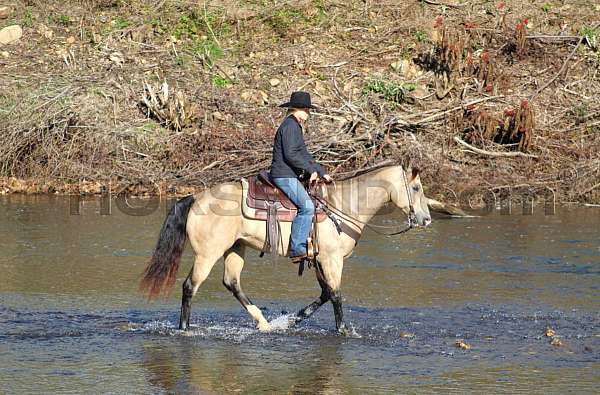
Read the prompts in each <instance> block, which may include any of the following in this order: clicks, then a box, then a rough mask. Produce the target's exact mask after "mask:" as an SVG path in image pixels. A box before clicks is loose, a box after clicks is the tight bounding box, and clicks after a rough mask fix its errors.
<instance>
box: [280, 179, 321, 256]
mask: <svg viewBox="0 0 600 395" xmlns="http://www.w3.org/2000/svg"><path fill="white" fill-rule="evenodd" d="M273 183H274V184H275V185H277V186H278V187H279V188H280V189H281V190H282V191H283V192H284V193H285V194H286V195H287V197H288V198H289V199H290V200H291V201H292V202H293V203H294V204H295V205H296V207H298V213H297V214H296V218H294V222H292V234H291V236H290V253H289V256H291V257H294V256H299V255H304V254H306V239H308V236H309V234H310V227H311V225H312V220H313V215H314V214H315V205H314V204H313V202H312V200H311V198H310V196H308V193H307V192H306V189H304V186H302V183H301V182H300V181H299V180H298V179H297V178H273Z"/></svg>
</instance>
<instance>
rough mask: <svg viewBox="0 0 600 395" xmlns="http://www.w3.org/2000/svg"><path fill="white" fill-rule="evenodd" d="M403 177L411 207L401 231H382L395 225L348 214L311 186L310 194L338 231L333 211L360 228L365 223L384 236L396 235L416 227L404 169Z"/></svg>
mask: <svg viewBox="0 0 600 395" xmlns="http://www.w3.org/2000/svg"><path fill="white" fill-rule="evenodd" d="M402 177H403V179H404V186H405V188H406V196H407V198H408V207H409V213H408V225H407V226H406V227H405V228H404V229H401V230H399V231H396V232H392V233H386V232H381V231H379V230H377V228H384V229H390V228H395V226H388V225H371V224H369V223H367V222H364V221H361V220H360V219H358V218H355V217H353V216H351V215H350V214H347V213H345V212H343V211H342V210H341V209H339V208H338V207H335V206H334V205H333V204H331V203H330V202H328V201H327V200H325V199H324V198H322V197H321V196H317V194H316V193H313V192H312V190H310V188H309V195H310V196H311V197H312V198H313V199H314V200H316V201H318V202H319V203H321V207H323V209H324V210H325V213H327V216H328V217H329V218H330V219H331V220H332V221H333V223H334V224H335V225H336V227H337V228H338V232H340V226H339V224H338V223H337V222H336V221H335V218H333V217H332V215H331V214H332V213H333V214H337V215H339V216H341V217H344V219H345V220H346V221H348V222H350V223H351V224H352V225H354V226H355V227H357V228H359V229H360V225H364V226H365V227H367V228H369V229H371V230H372V231H373V232H375V233H377V234H380V235H384V236H396V235H399V234H402V233H406V232H408V231H409V230H411V229H412V228H414V227H415V224H416V222H415V219H414V217H415V209H414V207H413V203H412V198H411V196H410V190H409V187H408V182H407V179H406V173H405V172H404V171H403V172H402ZM390 200H391V197H390ZM359 224H360V225H359ZM358 233H359V234H360V231H358Z"/></svg>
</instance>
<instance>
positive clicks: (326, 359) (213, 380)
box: [143, 336, 351, 394]
mask: <svg viewBox="0 0 600 395" xmlns="http://www.w3.org/2000/svg"><path fill="white" fill-rule="evenodd" d="M177 340H178V341H176V342H172V343H170V345H171V346H172V348H166V347H164V345H160V346H159V345H157V344H156V343H154V342H147V343H144V345H143V352H144V357H143V366H144V368H145V369H146V370H147V378H148V382H149V383H150V384H151V386H152V387H158V388H161V389H163V390H165V391H167V392H168V393H200V392H201V393H221V392H228V393H231V392H259V391H265V390H267V391H279V392H292V393H310V394H337V393H345V392H346V391H345V390H346V389H351V387H348V386H349V384H351V383H347V382H344V379H343V378H342V372H341V370H340V367H341V366H342V362H343V361H342V355H341V350H340V346H341V344H342V342H343V340H342V339H340V338H333V337H330V336H327V337H325V338H323V339H315V340H314V342H312V343H311V344H310V345H307V347H306V348H303V349H296V350H294V351H295V352H294V353H293V354H292V353H289V354H288V353H287V352H285V351H282V350H277V347H275V350H269V351H266V350H260V349H258V348H254V347H252V346H249V345H245V344H237V345H235V346H233V347H232V346H231V344H226V343H225V344H216V345H215V344H204V342H197V341H195V340H194V339H192V338H189V337H179V338H178V339H177ZM272 354H275V355H276V356H277V358H276V359H274V358H273V355H272ZM305 358H306V359H308V360H310V363H308V364H304V365H300V364H299V362H300V361H301V360H303V359H305ZM265 365H267V366H269V370H265V369H264V367H265Z"/></svg>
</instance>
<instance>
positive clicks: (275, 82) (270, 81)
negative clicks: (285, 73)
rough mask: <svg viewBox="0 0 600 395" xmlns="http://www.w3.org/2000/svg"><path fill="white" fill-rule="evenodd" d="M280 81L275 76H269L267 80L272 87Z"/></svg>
mask: <svg viewBox="0 0 600 395" xmlns="http://www.w3.org/2000/svg"><path fill="white" fill-rule="evenodd" d="M280 83H281V81H279V80H278V79H277V78H271V79H270V80H269V84H271V86H272V87H276V86H277V85H279V84H280Z"/></svg>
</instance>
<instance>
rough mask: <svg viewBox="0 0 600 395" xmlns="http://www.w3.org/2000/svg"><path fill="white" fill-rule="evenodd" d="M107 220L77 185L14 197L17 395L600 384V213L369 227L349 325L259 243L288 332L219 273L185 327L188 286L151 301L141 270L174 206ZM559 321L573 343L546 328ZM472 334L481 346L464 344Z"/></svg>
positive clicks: (9, 348)
mask: <svg viewBox="0 0 600 395" xmlns="http://www.w3.org/2000/svg"><path fill="white" fill-rule="evenodd" d="M164 214H165V209H164V207H162V206H161V208H160V209H159V210H157V211H156V212H154V213H153V214H152V215H147V216H127V215H124V214H122V213H121V212H120V211H118V210H117V209H116V208H114V210H113V212H112V214H111V215H100V207H99V204H98V202H97V201H95V200H91V201H86V202H85V203H84V205H83V207H82V210H81V214H80V215H69V201H68V199H67V198H60V197H52V196H50V197H48V196H38V197H23V196H9V197H2V198H1V200H0V251H1V252H2V254H1V256H0V273H1V279H0V393H6V394H24V393H44V394H46V393H65V394H68V393H76V394H80V393H88V392H93V393H115V394H121V393H132V394H137V393H140V394H142V393H143V394H163V393H164V394H166V393H178V394H179V393H183V394H185V393H201V394H205V393H231V392H241V393H263V392H266V393H280V392H283V393H324V394H338V393H351V394H354V393H356V394H363V393H397V392H402V393H436V392H444V393H465V392H474V393H490V392H493V393H567V392H572V393H597V392H598V389H599V388H600V373H599V372H600V235H599V227H598V225H599V224H600V210H599V209H597V208H578V209H568V208H559V209H558V210H557V215H555V216H544V215H541V214H536V215H533V216H521V215H516V214H515V215H511V216H506V215H488V216H483V217H480V218H468V219H452V220H449V219H443V218H437V219H436V221H435V222H434V224H433V225H432V226H431V227H430V228H428V229H419V230H417V231H414V232H409V233H408V234H405V235H403V236H399V237H395V238H386V237H382V236H379V235H376V234H372V233H369V232H367V233H366V234H365V236H364V238H363V239H362V240H361V242H360V244H359V246H358V248H357V249H356V251H355V254H354V255H353V256H352V257H351V258H350V259H349V260H348V261H347V262H346V266H345V269H344V280H343V292H344V303H345V313H346V319H347V321H348V322H349V323H351V325H352V328H353V329H354V333H355V335H354V336H352V337H348V338H346V337H340V336H338V335H337V334H336V332H335V331H334V321H333V312H332V309H331V306H330V305H329V304H327V305H325V306H323V308H321V310H319V311H318V312H317V313H316V314H315V315H314V316H313V317H311V318H310V319H309V320H307V321H305V322H303V323H301V324H300V325H299V326H297V327H295V328H291V329H290V328H286V322H287V318H286V314H289V313H292V312H295V311H296V310H298V309H299V308H301V307H303V306H304V305H306V304H308V303H309V302H311V301H312V300H313V299H314V298H315V297H316V296H318V294H319V288H318V286H317V285H316V281H315V280H314V273H313V271H308V272H307V273H305V275H304V277H302V278H298V277H297V275H296V271H295V267H293V266H292V265H291V264H289V263H288V262H287V261H285V260H281V261H279V262H278V263H276V264H273V263H271V262H270V260H269V259H260V258H258V255H257V254H256V253H255V252H250V253H249V257H248V262H247V264H246V268H245V270H244V273H243V275H242V282H243V286H244V289H245V291H246V293H247V294H248V295H249V296H250V297H251V298H252V299H253V300H254V302H255V303H256V304H257V305H259V306H260V307H261V308H263V311H264V313H265V316H266V317H267V319H268V320H270V321H271V322H272V323H273V324H276V325H274V326H275V327H276V328H277V329H276V330H274V331H273V332H271V333H259V332H257V331H256V330H255V329H254V325H253V324H252V322H251V321H250V318H249V316H248V315H247V314H246V313H245V312H244V311H243V310H242V308H241V307H240V306H239V304H238V302H237V301H236V300H235V299H234V298H233V297H232V296H231V295H230V294H229V293H228V292H227V291H226V290H225V288H224V287H223V286H222V284H221V276H222V265H217V266H215V268H214V269H213V272H212V273H211V276H210V277H209V279H208V280H207V282H206V283H205V284H204V285H203V286H202V288H201V289H200V291H199V292H198V294H197V295H196V297H195V298H194V301H193V312H192V330H191V331H189V332H187V333H182V332H180V331H178V330H177V329H176V326H177V323H178V319H179V316H178V313H179V306H180V304H179V303H180V292H181V291H180V284H181V281H182V280H183V278H184V277H185V275H186V274H187V272H188V270H189V267H190V264H191V255H190V251H189V248H188V250H187V252H186V255H185V257H184V262H185V263H184V264H183V265H182V266H183V267H182V268H181V269H180V271H179V276H178V277H179V279H178V284H177V287H176V288H175V289H174V291H173V293H172V295H171V296H170V297H168V298H166V299H161V300H159V301H158V302H155V303H151V304H150V303H148V302H146V300H145V299H144V298H143V296H142V295H140V294H139V293H138V292H137V284H138V281H139V278H140V274H141V272H142V270H143V268H144V266H145V262H146V260H147V257H148V256H149V255H150V253H151V251H152V248H153V246H154V243H155V241H156V237H157V233H158V230H159V228H160V225H161V223H162V220H163V218H164ZM548 326H550V327H552V328H553V329H554V330H555V331H556V333H557V335H558V338H559V339H560V341H561V342H562V346H560V347H556V346H552V345H551V344H550V338H548V337H546V336H544V331H545V329H546V327H548ZM458 340H462V341H463V342H465V343H467V344H469V345H470V346H471V349H469V350H463V349H461V348H457V347H456V346H455V343H456V341H458Z"/></svg>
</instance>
